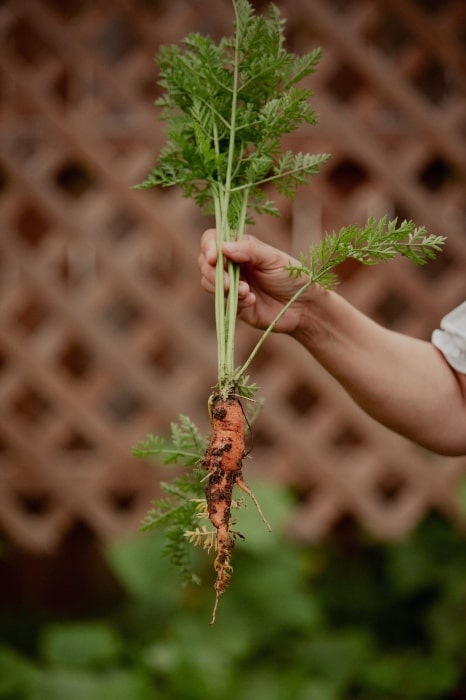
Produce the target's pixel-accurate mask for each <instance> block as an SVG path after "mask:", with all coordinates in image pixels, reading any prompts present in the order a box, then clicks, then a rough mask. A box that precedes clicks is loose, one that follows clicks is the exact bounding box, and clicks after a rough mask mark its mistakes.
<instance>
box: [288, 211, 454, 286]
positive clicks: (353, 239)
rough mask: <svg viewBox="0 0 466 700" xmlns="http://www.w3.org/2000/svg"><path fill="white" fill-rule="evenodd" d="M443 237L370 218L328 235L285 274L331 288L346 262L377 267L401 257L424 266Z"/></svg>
mask: <svg viewBox="0 0 466 700" xmlns="http://www.w3.org/2000/svg"><path fill="white" fill-rule="evenodd" d="M444 242H445V237H444V236H435V235H433V234H431V235H428V234H427V233H426V230H425V228H424V227H423V226H415V224H414V223H413V222H412V221H403V222H402V223H401V224H398V220H397V219H393V220H392V221H388V220H387V217H386V216H385V217H383V218H382V219H380V220H379V221H377V220H376V219H374V218H373V217H371V218H369V219H368V221H367V223H366V224H365V225H364V226H356V225H355V224H353V225H350V226H344V227H343V228H342V229H340V231H339V232H338V233H330V234H327V235H326V236H325V237H324V238H323V239H322V242H321V243H320V245H313V246H311V247H310V248H309V251H308V253H307V254H304V253H302V254H300V256H299V262H300V265H299V266H294V265H290V266H289V267H288V270H289V272H290V274H292V275H293V276H295V277H301V276H303V275H305V276H306V277H308V278H310V279H311V280H312V283H315V282H318V283H319V284H320V285H321V286H324V287H327V288H328V287H332V286H333V285H334V284H335V283H336V281H337V278H336V276H335V274H334V273H333V271H332V270H333V268H334V267H336V266H337V265H340V264H341V263H342V262H344V261H345V260H347V259H353V260H357V261H358V262H360V263H362V264H363V265H377V264H378V263H380V262H388V261H389V260H393V258H395V257H396V256H397V255H402V256H404V257H406V258H408V259H409V260H411V262H413V263H415V264H416V265H425V264H426V263H427V262H428V261H429V260H432V259H433V258H435V256H436V253H438V252H440V251H441V250H442V246H443V244H444Z"/></svg>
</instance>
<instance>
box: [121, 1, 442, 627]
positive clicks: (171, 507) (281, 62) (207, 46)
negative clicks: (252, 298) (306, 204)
mask: <svg viewBox="0 0 466 700" xmlns="http://www.w3.org/2000/svg"><path fill="white" fill-rule="evenodd" d="M232 5H233V10H234V32H233V35H232V36H231V37H225V38H222V39H221V40H220V41H219V42H218V43H215V42H214V40H213V39H211V38H210V37H207V36H203V35H201V34H198V33H191V34H189V35H188V36H187V37H186V38H185V39H184V40H183V41H182V43H181V45H179V46H178V45H169V46H163V47H162V48H161V49H160V51H159V54H158V56H157V58H156V63H157V67H158V71H159V85H160V86H161V87H162V89H163V91H164V92H163V94H162V96H161V97H160V98H159V99H158V100H157V101H156V103H155V104H156V106H157V107H158V108H159V110H160V117H161V119H163V120H165V121H166V123H167V140H166V144H165V146H164V148H163V149H162V150H161V152H160V153H159V155H158V158H157V162H156V164H155V166H154V167H153V169H152V170H151V171H150V173H149V174H148V176H147V178H146V180H145V181H144V182H143V183H141V184H140V185H138V187H139V188H141V189H144V188H150V187H171V186H178V187H180V188H181V190H182V192H183V195H184V196H185V197H188V198H190V199H192V200H194V201H195V202H196V203H197V205H198V206H199V207H200V208H201V210H202V211H203V212H204V213H206V214H211V215H214V217H215V226H216V230H217V250H218V259H217V267H216V283H215V323H216V334H217V356H218V368H217V369H218V376H217V381H218V383H217V385H216V387H215V388H214V390H213V392H212V393H211V395H210V397H209V407H210V415H211V427H212V431H211V435H210V439H209V440H207V439H203V438H202V437H201V436H200V435H199V433H198V430H197V428H196V427H195V426H194V425H193V424H192V423H191V421H190V420H189V418H187V417H184V416H182V417H181V418H180V424H178V425H172V430H171V432H172V435H171V440H170V441H166V440H164V439H162V438H160V437H158V436H153V435H150V436H147V437H146V438H145V439H144V440H142V441H141V442H140V443H139V444H138V445H137V446H136V447H135V448H134V454H136V455H137V456H143V457H147V456H156V457H158V458H159V459H161V460H162V461H164V462H165V463H166V464H179V465H182V466H184V467H185V468H187V469H188V471H187V472H186V474H185V475H181V476H179V477H177V478H176V479H175V480H174V481H173V482H172V483H171V484H167V483H164V484H162V488H163V490H164V491H165V493H166V498H165V499H164V500H160V501H157V502H155V504H153V508H152V510H151V511H150V513H149V514H148V517H147V518H146V520H145V522H144V524H143V527H144V528H145V529H149V528H151V527H158V526H161V527H164V528H165V531H166V535H167V539H166V542H167V545H166V551H167V553H168V554H169V556H171V558H172V561H173V562H174V563H175V564H177V565H178V566H179V567H180V569H181V570H182V573H183V576H184V578H185V579H187V580H194V578H195V576H194V575H193V574H191V573H190V571H191V570H190V565H189V547H190V545H191V544H202V545H203V546H204V547H205V548H207V549H210V548H214V549H215V553H216V557H215V562H214V567H215V571H216V581H215V591H216V600H215V606H214V613H213V618H212V621H214V619H215V612H216V609H217V604H218V599H219V596H220V595H221V594H222V593H223V592H224V590H225V589H226V587H227V586H228V584H229V581H230V576H231V570H232V569H231V563H230V559H231V553H232V549H233V546H234V543H235V539H236V537H237V536H238V533H235V532H234V531H233V530H232V528H231V524H232V520H231V508H232V507H235V506H237V505H238V501H236V500H235V499H234V498H233V496H232V492H233V487H234V486H237V487H239V489H241V490H242V491H243V492H245V493H246V494H247V495H248V496H249V497H251V498H252V500H253V502H254V503H255V505H256V506H257V508H258V510H259V513H260V515H261V516H262V513H261V511H260V507H259V505H258V504H257V502H256V500H255V497H254V495H253V494H252V492H251V491H250V489H249V488H248V486H247V485H246V483H245V481H244V478H243V476H242V460H243V458H244V455H245V446H244V442H245V439H244V434H245V422H247V421H245V417H244V411H243V408H242V405H241V403H240V401H239V398H240V397H241V396H243V397H251V396H253V395H254V393H255V391H256V387H255V386H254V385H253V384H250V383H249V380H248V378H247V377H246V376H245V372H246V371H247V369H248V368H249V365H250V363H251V361H252V359H253V358H254V357H255V355H256V354H257V352H258V351H259V349H260V347H261V346H262V343H263V342H264V340H265V339H266V338H267V337H268V335H269V334H270V333H271V332H272V331H273V329H274V327H275V324H276V323H277V321H278V320H279V319H280V318H281V316H282V315H283V314H284V313H285V312H286V311H287V309H288V308H289V306H290V305H291V304H293V303H294V302H295V301H296V299H297V298H298V297H299V296H300V294H302V293H303V292H304V291H305V290H306V289H307V288H308V287H309V286H310V285H311V284H314V283H318V284H320V285H322V286H325V287H329V286H332V285H333V284H334V283H335V276H334V272H333V270H334V268H335V267H336V266H337V265H339V264H340V263H342V262H343V261H344V260H346V259H347V258H353V259H356V260H358V261H359V262H361V263H363V264H368V265H372V264H376V263H379V262H385V261H387V260H390V259H392V258H393V257H395V256H396V255H398V254H401V255H404V256H406V257H408V258H409V259H411V260H412V261H413V262H414V263H417V264H423V263H424V262H426V261H427V260H428V259H430V258H432V257H435V254H436V253H437V252H438V251H439V250H440V249H441V246H442V244H443V240H444V239H443V237H441V236H432V235H428V234H427V233H426V231H425V230H424V229H423V228H422V227H416V226H415V225H414V223H413V222H412V221H403V222H401V223H400V224H399V223H398V222H397V220H393V221H388V220H387V219H386V218H383V219H381V220H380V221H376V220H375V219H369V221H368V222H367V224H366V225H365V226H362V227H358V226H348V227H344V228H343V229H341V231H340V232H338V233H333V234H328V235H327V236H325V237H324V239H323V240H322V242H321V243H320V245H317V246H312V247H311V248H310V249H309V251H308V252H307V253H306V254H301V255H300V256H299V263H298V265H290V266H289V273H290V275H294V276H296V277H298V278H302V280H303V285H302V287H301V289H300V290H299V291H298V292H297V293H296V294H295V296H294V297H293V298H292V299H291V300H290V301H289V303H288V304H287V305H286V306H285V307H284V308H283V310H282V311H281V312H280V314H279V315H278V316H277V318H276V319H275V320H274V321H273V323H272V324H271V325H270V326H269V328H268V329H266V330H265V331H264V333H263V335H262V337H261V338H260V340H259V342H258V344H257V345H256V347H255V348H254V349H253V351H252V353H251V354H250V356H249V358H248V359H247V360H246V361H245V362H244V363H243V365H242V366H240V367H236V362H235V333H236V317H237V309H238V284H239V266H238V265H235V264H233V263H232V262H230V261H228V262H227V264H226V267H227V271H228V274H229V279H230V286H229V290H228V294H225V291H224V282H223V276H224V260H223V256H222V252H221V247H222V243H223V242H224V241H235V240H240V239H241V238H242V237H243V235H244V231H245V228H246V226H247V225H249V224H252V223H253V222H254V216H257V215H263V214H271V215H276V216H277V215H279V210H278V208H277V205H276V203H275V202H274V201H273V199H271V187H272V186H273V187H274V189H275V191H276V192H277V193H278V194H279V195H284V196H285V197H287V198H289V199H293V198H294V197H295V195H296V193H297V191H298V189H299V188H300V187H301V186H302V185H304V184H306V183H307V182H308V180H309V178H310V177H311V176H313V175H316V174H317V173H318V171H319V169H320V167H321V166H322V165H323V164H324V163H325V162H326V161H327V160H328V158H329V155H328V154H325V153H321V154H312V153H302V152H298V153H294V152H292V151H290V150H286V151H283V150H282V141H283V137H284V136H286V135H287V134H289V133H292V132H293V131H295V130H296V129H297V128H298V127H300V126H303V125H313V124H315V122H316V120H317V116H316V113H315V112H314V110H313V109H312V107H311V103H310V98H311V97H312V95H313V93H312V91H311V90H310V89H309V88H308V87H303V86H302V82H303V81H304V80H305V79H306V78H308V77H309V76H310V75H311V74H312V73H314V72H315V70H316V68H317V65H318V63H319V60H320V58H321V50H320V49H318V48H317V49H314V50H312V51H310V52H309V53H307V54H305V55H303V56H297V55H295V54H292V53H290V52H288V51H287V50H286V48H285V21H284V19H283V18H282V17H281V16H280V13H279V10H278V9H277V8H276V7H275V6H274V5H271V6H270V7H269V9H268V12H267V14H265V15H264V16H260V15H256V13H255V11H254V9H253V7H252V5H251V4H250V3H249V2H248V0H232ZM202 518H207V519H208V520H209V521H210V524H211V528H210V529H209V528H208V527H206V526H205V525H204V524H202V522H201V525H200V524H199V522H200V520H201V521H202ZM262 518H263V520H264V522H266V520H265V518H264V516H262Z"/></svg>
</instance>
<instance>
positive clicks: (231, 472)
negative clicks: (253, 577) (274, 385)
mask: <svg viewBox="0 0 466 700" xmlns="http://www.w3.org/2000/svg"><path fill="white" fill-rule="evenodd" d="M211 421H212V435H211V438H210V443H209V446H208V448H207V450H206V453H205V457H204V461H203V465H204V466H205V468H206V469H207V473H208V483H207V486H206V490H205V492H206V500H207V511H208V514H209V519H210V522H211V523H212V525H213V526H214V527H215V528H216V530H217V535H216V551H217V555H216V558H215V562H214V567H215V571H216V580H215V584H214V589H215V605H214V609H213V613H212V620H211V623H210V624H213V623H214V622H215V617H216V613H217V606H218V601H219V598H220V596H221V595H222V593H224V592H225V590H226V589H227V588H228V585H229V583H230V578H231V572H232V567H231V563H230V561H231V555H232V551H233V547H234V544H235V535H234V533H232V532H231V529H230V517H231V513H230V510H231V501H232V494H233V486H234V485H235V484H236V485H237V486H238V487H239V488H240V489H241V490H242V491H244V492H245V493H247V494H248V496H249V497H250V498H251V499H252V501H253V502H254V505H255V506H256V508H257V510H258V512H259V514H260V516H261V518H262V520H263V521H264V523H265V524H266V525H267V527H268V529H269V530H270V525H269V524H268V522H267V520H266V519H265V517H264V515H263V513H262V511H261V509H260V506H259V503H258V502H257V499H256V497H255V496H254V494H253V493H252V491H251V490H250V488H249V487H248V486H247V484H246V483H245V481H244V479H243V475H242V471H241V470H242V466H243V457H244V454H245V442H244V440H245V435H244V413H243V408H242V406H241V403H240V402H239V400H238V399H237V398H236V397H235V396H228V397H227V398H224V397H222V396H214V397H213V401H212V415H211Z"/></svg>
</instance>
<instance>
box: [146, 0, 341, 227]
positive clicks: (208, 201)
mask: <svg viewBox="0 0 466 700" xmlns="http://www.w3.org/2000/svg"><path fill="white" fill-rule="evenodd" d="M233 4H234V8H235V14H236V21H235V32H234V35H233V36H232V37H226V38H223V39H222V40H221V41H220V42H219V43H218V45H217V44H215V42H214V41H213V40H212V39H211V38H210V37H206V36H203V35H201V34H197V33H192V34H189V35H188V36H187V37H186V38H185V39H184V41H183V42H182V46H177V45H170V46H165V47H162V48H161V50H160V51H159V54H158V56H157V58H156V63H157V67H158V70H159V84H160V85H161V87H162V88H163V89H164V90H165V93H164V95H163V96H162V97H161V98H160V99H158V100H157V101H156V105H157V106H158V107H159V109H160V116H161V118H162V119H164V120H166V121H167V122H168V133H167V143H166V145H165V147H164V148H163V149H162V151H161V153H160V154H159V156H158V161H157V165H156V166H155V167H154V168H153V169H152V170H151V172H150V173H149V176H148V177H147V179H146V180H145V181H144V182H143V183H142V184H141V185H139V187H141V188H146V187H158V186H161V187H168V186H173V185H179V186H180V187H181V188H182V191H183V194H184V196H185V197H189V198H192V199H194V200H195V201H196V202H197V204H198V205H199V206H200V207H201V209H202V210H204V211H206V212H208V213H216V212H217V211H218V206H221V207H224V206H225V203H226V206H227V210H228V211H227V212H225V213H226V214H227V219H228V224H229V226H230V227H231V228H233V229H238V228H239V226H240V225H241V220H242V212H243V208H244V196H243V193H245V192H246V194H247V199H248V201H247V208H248V209H249V210H250V211H251V210H255V212H256V213H275V214H276V213H278V212H277V210H276V208H275V205H274V204H273V202H271V201H269V200H268V199H266V197H265V193H264V190H263V185H264V184H265V183H267V182H271V181H274V182H276V184H277V187H278V188H279V191H280V192H282V193H284V194H286V195H287V196H290V197H293V196H294V195H295V192H296V189H297V187H299V186H300V185H301V184H303V183H304V182H305V181H306V180H307V178H308V177H309V176H310V175H313V174H315V173H316V172H317V171H318V169H319V166H320V165H321V164H322V163H324V162H325V161H326V160H327V158H328V156H327V155H312V156H311V155H308V154H301V153H299V154H297V155H294V154H292V153H286V154H285V155H283V156H281V157H280V155H279V154H280V143H281V139H282V137H283V136H284V135H285V134H288V133H290V132H292V131H294V130H295V129H296V128H298V127H299V126H300V125H301V124H305V123H307V124H313V123H314V122H315V121H316V115H315V113H314V111H313V110H312V109H311V107H310V104H309V98H310V97H311V96H312V92H311V91H310V90H309V89H304V88H299V87H298V86H297V84H298V83H300V82H301V81H302V80H303V79H304V78H306V77H307V76H308V75H310V74H311V73H313V72H314V71H315V69H316V66H317V64H318V62H319V60H320V57H321V51H320V49H316V50H314V51H312V52H310V53H309V54H306V55H305V56H295V55H293V54H291V53H289V52H287V51H286V50H285V48H284V28H285V24H284V21H283V20H282V19H281V18H280V16H279V12H278V10H277V8H276V7H274V6H271V7H270V8H269V11H268V14H267V16H256V15H255V13H254V10H253V7H252V5H250V4H249V3H248V2H247V1H246V0H235V1H234V3H233ZM225 198H226V199H225ZM248 218H249V219H250V217H248Z"/></svg>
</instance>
